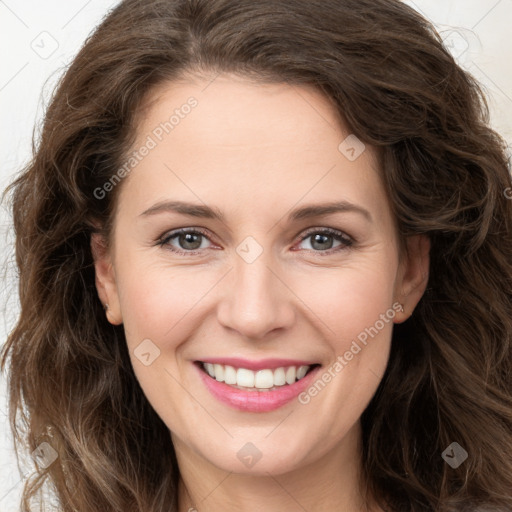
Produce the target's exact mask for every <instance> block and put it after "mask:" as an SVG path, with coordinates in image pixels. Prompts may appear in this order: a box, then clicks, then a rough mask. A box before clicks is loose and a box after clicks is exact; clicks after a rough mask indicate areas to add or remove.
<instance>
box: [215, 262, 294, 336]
mask: <svg viewBox="0 0 512 512" xmlns="http://www.w3.org/2000/svg"><path fill="white" fill-rule="evenodd" d="M264 254H265V253H263V255H261V256H260V257H259V258H258V259H257V260H256V261H254V262H252V263H247V262H246V261H244V260H243V259H242V258H237V259H236V261H235V265H234V268H233V270H232V271H231V272H230V273H229V275H228V276H227V279H225V280H224V281H225V282H224V284H223V286H224V293H223V294H222V300H221V302H220V304H219V306H218V313H217V318H218V321H219V323H220V324H221V325H223V326H224V327H226V328H228V329H230V330H234V331H236V332H237V333H238V334H239V335H241V336H243V337H245V338H248V339H252V340H257V339H259V340H261V339H263V338H265V337H266V336H268V335H269V334H270V333H272V331H276V332H277V331H280V330H285V329H286V328H289V327H290V326H291V325H292V324H293V322H294V320H295V311H294V307H293V293H292V292H291V291H290V289H289V288H288V287H287V285H286V281H285V279H283V276H281V275H279V272H278V271H276V270H273V269H271V267H270V266H269V263H270V261H268V259H267V258H266V257H264Z"/></svg>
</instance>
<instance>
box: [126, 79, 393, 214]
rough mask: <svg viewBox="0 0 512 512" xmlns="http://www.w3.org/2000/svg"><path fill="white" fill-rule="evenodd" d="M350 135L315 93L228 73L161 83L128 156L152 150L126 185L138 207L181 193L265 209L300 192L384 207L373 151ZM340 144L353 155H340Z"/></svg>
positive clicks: (297, 197) (295, 199)
mask: <svg viewBox="0 0 512 512" xmlns="http://www.w3.org/2000/svg"><path fill="white" fill-rule="evenodd" d="M353 137H354V136H353V135H351V134H350V132H349V131H348V130H347V129H346V127H345V126H344V125H343V122H342V120H341V116H340V115H339V113H338V112H337V111H336V109H335V108H334V107H333V105H332V104H331V102H330V101H329V99H328V98H326V97H325V96H324V95H323V94H321V93H320V92H319V91H317V90H316V89H315V88H313V87H309V86H308V87H303V86H300V87H298V86H292V85H289V84H285V83H279V84H277V83H276V84H269V83H266V84H261V83H255V82H252V81H248V80H245V79H243V78H240V77H236V76H233V75H220V76H217V77H214V78H213V80H212V79H211V78H204V79H201V78H194V79H187V80H182V81H177V82H170V83H166V84H161V85H159V86H158V87H157V88H155V89H154V90H153V91H152V92H151V93H150V94H149V95H148V97H147V99H146V101H145V102H144V104H143V108H142V109H141V111H140V114H139V122H138V125H137V133H136V141H135V144H134V145H133V148H132V151H137V150H138V149H140V148H142V147H143V146H144V145H145V144H146V145H148V144H147V143H148V141H151V143H150V145H151V150H150V151H146V153H147V154H146V156H145V157H144V158H143V159H141V161H140V162H138V163H137V165H136V166H135V167H134V170H133V172H131V173H130V175H129V179H128V180H127V181H128V182H133V184H132V186H129V187H128V188H131V192H130V193H132V195H133V194H135V195H136V196H137V197H139V198H140V199H141V201H144V200H146V201H148V200H149V199H150V197H152V198H153V199H154V198H155V196H161V199H164V198H165V196H166V195H167V194H168V193H172V192H176V191H178V193H183V194H186V195H188V196H189V197H190V198H191V199H196V200H197V198H203V197H204V198H211V199H212V200H219V201H223V202H226V201H227V200H228V199H229V198H230V197H233V196H234V195H236V197H238V198H239V200H242V201H243V199H244V198H248V197H250V198H251V199H253V200H256V199H257V200H258V201H260V204H261V205H266V206H270V207H271V206H272V204H271V203H272V202H274V203H275V201H276V200H279V201H280V202H281V203H283V204H287V203H288V202H289V203H296V202H298V201H299V200H300V199H301V197H303V196H305V194H307V195H308V198H307V199H308V200H314V199H315V196H318V197H322V198H323V199H326V200H333V201H334V200H339V199H347V197H344V196H351V197H350V199H351V200H352V201H358V202H362V203H366V204H369V205H370V204H372V203H373V208H374V210H375V209H379V208H380V209H382V208H384V207H385V205H384V204H383V201H384V202H385V198H384V197H383V187H382V184H381V183H380V178H379V172H378V170H377V165H376V158H375V153H374V150H373V149H372V148H364V146H363V145H362V143H360V142H358V141H357V139H353ZM347 140H348V142H347V143H344V142H343V141H347ZM340 144H341V145H340ZM347 144H348V145H349V146H352V147H351V148H349V149H351V150H352V149H353V150H354V151H355V152H356V154H355V156H356V157H357V158H355V159H353V158H347V154H346V153H344V151H346V149H347ZM354 144H355V145H354ZM358 144H359V145H358ZM362 148H364V149H365V150H364V151H362ZM354 151H352V153H349V154H348V156H352V157H353V156H354ZM361 151H362V152H361ZM359 152H361V154H360V155H359ZM194 195H195V198H194ZM145 196H146V197H145ZM380 213H383V212H380ZM377 214H379V212H377Z"/></svg>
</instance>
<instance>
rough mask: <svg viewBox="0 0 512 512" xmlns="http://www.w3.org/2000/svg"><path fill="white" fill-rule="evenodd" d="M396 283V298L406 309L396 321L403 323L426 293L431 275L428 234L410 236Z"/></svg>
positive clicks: (398, 315)
mask: <svg viewBox="0 0 512 512" xmlns="http://www.w3.org/2000/svg"><path fill="white" fill-rule="evenodd" d="M406 244H407V250H406V253H405V256H404V259H403V261H402V263H401V269H400V270H401V271H400V273H399V276H398V280H397V283H396V294H395V295H396V300H398V301H399V302H400V303H401V304H402V305H403V309H404V311H403V312H401V313H400V314H397V315H396V317H395V323H402V322H404V321H405V320H407V318H409V317H410V316H411V315H412V312H413V311H414V309H415V308H416V306H417V304H418V302H419V301H420V299H421V297H422V296H423V294H424V293H425V290H426V288H427V283H428V277H429V266H430V239H429V238H428V236H426V235H414V236H410V237H408V238H407V240H406Z"/></svg>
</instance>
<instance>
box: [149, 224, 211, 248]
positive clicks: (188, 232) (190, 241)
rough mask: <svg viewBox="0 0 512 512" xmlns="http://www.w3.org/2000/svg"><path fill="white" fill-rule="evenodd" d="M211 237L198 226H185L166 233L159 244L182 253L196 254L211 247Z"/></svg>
mask: <svg viewBox="0 0 512 512" xmlns="http://www.w3.org/2000/svg"><path fill="white" fill-rule="evenodd" d="M208 243H211V242H210V239H209V238H208V237H207V235H206V233H205V232H203V231H201V230H199V229H198V228H188V229H187V228H183V229H178V230H176V231H172V232H170V233H166V234H165V235H163V237H162V238H160V239H159V241H158V245H160V246H162V247H165V248H167V249H169V250H171V251H174V252H177V253H181V254H184V253H185V254H195V252H196V251H198V250H201V249H206V248H208V247H209V245H208Z"/></svg>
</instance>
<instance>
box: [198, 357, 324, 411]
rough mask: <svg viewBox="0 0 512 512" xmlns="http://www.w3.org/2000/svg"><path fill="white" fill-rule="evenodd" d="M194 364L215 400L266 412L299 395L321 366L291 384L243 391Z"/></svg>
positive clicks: (248, 409)
mask: <svg viewBox="0 0 512 512" xmlns="http://www.w3.org/2000/svg"><path fill="white" fill-rule="evenodd" d="M194 366H196V368H197V370H198V372H199V375H200V376H201V379H203V382H204V384H205V385H206V387H207V388H208V390H209V391H210V393H211V394H212V395H213V396H214V397H215V398H217V400H219V401H220V402H222V403H224V404H227V405H229V406H231V407H233V408H234V409H238V410H239V411H247V412H268V411H274V410H275V409H279V408H280V407H283V406H284V405H286V404H287V403H289V402H291V401H292V400H293V399H294V398H296V397H297V396H298V395H300V393H302V392H303V391H304V390H305V389H306V388H307V387H308V386H309V385H310V384H311V382H312V381H313V379H314V378H315V376H316V374H317V373H318V370H320V368H321V367H320V366H317V367H316V368H313V370H311V371H310V372H309V373H308V374H307V375H306V376H305V377H303V378H302V379H300V380H298V381H296V382H294V383H293V384H288V385H285V386H281V387H279V388H278V389H275V390H273V391H244V390H242V389H237V388H233V387H231V386H230V385H228V384H225V383H224V382H219V381H218V380H216V379H214V378H212V377H210V376H209V375H208V374H207V373H206V372H205V371H203V369H202V363H197V364H195V365H194Z"/></svg>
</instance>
